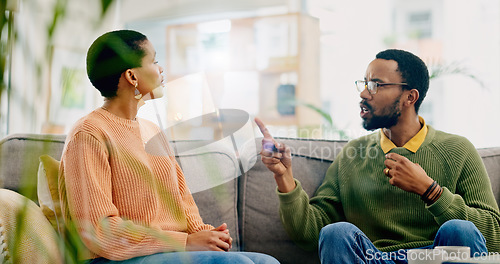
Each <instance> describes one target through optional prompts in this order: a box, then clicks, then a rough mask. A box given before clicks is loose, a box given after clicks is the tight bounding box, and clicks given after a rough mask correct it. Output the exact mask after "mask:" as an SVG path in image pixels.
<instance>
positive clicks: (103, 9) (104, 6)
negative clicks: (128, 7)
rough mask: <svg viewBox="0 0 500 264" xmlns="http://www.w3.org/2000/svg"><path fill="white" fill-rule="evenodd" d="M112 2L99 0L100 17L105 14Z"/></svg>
mask: <svg viewBox="0 0 500 264" xmlns="http://www.w3.org/2000/svg"><path fill="white" fill-rule="evenodd" d="M112 3H113V0H101V6H102V13H101V17H103V16H104V15H105V14H106V12H107V11H108V9H109V7H110V6H111V4H112Z"/></svg>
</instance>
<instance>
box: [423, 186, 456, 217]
mask: <svg viewBox="0 0 500 264" xmlns="http://www.w3.org/2000/svg"><path fill="white" fill-rule="evenodd" d="M452 202H453V193H451V192H450V190H448V188H446V187H443V193H442V194H441V197H439V199H438V200H437V201H436V202H434V203H433V204H431V205H430V206H425V207H426V208H427V209H428V210H429V212H431V214H432V215H433V216H434V217H439V216H440V215H442V214H443V213H444V212H445V211H446V210H448V208H449V207H450V205H451V204H452Z"/></svg>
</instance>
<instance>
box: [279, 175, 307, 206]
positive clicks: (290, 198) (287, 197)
mask: <svg viewBox="0 0 500 264" xmlns="http://www.w3.org/2000/svg"><path fill="white" fill-rule="evenodd" d="M294 180H295V185H296V186H295V189H293V190H292V191H291V192H288V193H282V192H280V191H278V187H276V193H277V194H278V198H279V200H280V203H281V204H287V203H293V202H294V201H295V200H297V199H298V198H299V197H300V193H301V192H302V184H300V182H299V181H298V180H297V179H294Z"/></svg>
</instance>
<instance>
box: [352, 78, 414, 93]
mask: <svg viewBox="0 0 500 264" xmlns="http://www.w3.org/2000/svg"><path fill="white" fill-rule="evenodd" d="M354 83H355V84H356V88H357V89H358V92H360V93H361V92H362V91H364V90H365V89H368V92H370V94H376V93H377V91H378V87H380V86H386V85H406V86H407V85H408V84H407V83H378V82H374V81H355V82H354Z"/></svg>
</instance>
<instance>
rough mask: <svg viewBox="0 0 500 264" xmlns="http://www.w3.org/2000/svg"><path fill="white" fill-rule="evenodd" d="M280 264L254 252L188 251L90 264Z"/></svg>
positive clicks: (102, 259) (102, 260)
mask: <svg viewBox="0 0 500 264" xmlns="http://www.w3.org/2000/svg"><path fill="white" fill-rule="evenodd" d="M146 263H159V264H171V263H176V264H177V263H178V264H234V263H241V264H279V262H278V261H277V260H276V259H275V258H273V257H271V256H269V255H266V254H261V253H253V252H233V251H230V252H222V251H188V252H168V253H157V254H153V255H148V256H142V257H136V258H132V259H128V260H123V261H113V260H108V259H104V258H99V259H94V260H93V261H90V262H89V264H146Z"/></svg>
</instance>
